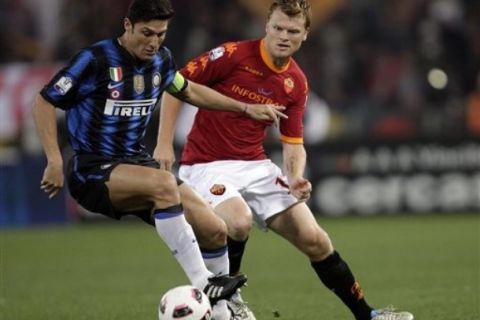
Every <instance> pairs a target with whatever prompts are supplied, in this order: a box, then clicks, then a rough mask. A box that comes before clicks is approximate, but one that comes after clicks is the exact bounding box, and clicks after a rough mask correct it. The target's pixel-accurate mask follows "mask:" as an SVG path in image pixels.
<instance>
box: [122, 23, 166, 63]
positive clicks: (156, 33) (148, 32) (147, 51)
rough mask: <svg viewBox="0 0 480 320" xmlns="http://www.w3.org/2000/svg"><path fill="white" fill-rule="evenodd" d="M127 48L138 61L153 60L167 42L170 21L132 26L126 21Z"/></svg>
mask: <svg viewBox="0 0 480 320" xmlns="http://www.w3.org/2000/svg"><path fill="white" fill-rule="evenodd" d="M124 26H125V31H126V32H125V34H126V38H127V41H126V42H127V43H126V44H125V45H126V48H127V50H128V51H129V52H130V53H131V54H132V55H133V56H134V57H136V58H137V59H140V60H144V61H149V60H152V59H153V57H154V56H155V54H157V52H158V49H159V48H160V46H161V45H162V43H163V41H164V40H165V36H166V34H167V29H168V20H152V21H149V22H137V23H135V25H132V24H131V22H130V20H128V19H125V23H124Z"/></svg>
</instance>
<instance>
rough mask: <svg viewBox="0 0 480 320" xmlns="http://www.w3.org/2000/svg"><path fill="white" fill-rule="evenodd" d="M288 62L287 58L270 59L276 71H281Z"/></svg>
mask: <svg viewBox="0 0 480 320" xmlns="http://www.w3.org/2000/svg"><path fill="white" fill-rule="evenodd" d="M289 61H290V57H288V58H272V62H273V64H274V65H275V67H277V68H278V69H283V68H284V67H285V66H286V65H287V64H288V62H289Z"/></svg>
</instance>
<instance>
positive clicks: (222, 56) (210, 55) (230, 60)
mask: <svg viewBox="0 0 480 320" xmlns="http://www.w3.org/2000/svg"><path fill="white" fill-rule="evenodd" d="M237 50H238V45H237V43H234V42H229V43H225V44H223V45H221V46H219V47H216V48H214V49H212V50H210V51H208V52H205V53H203V54H202V55H200V56H198V57H196V58H194V59H193V60H191V61H190V62H189V63H188V64H187V65H186V66H185V67H184V68H182V69H181V70H180V72H181V73H182V75H183V76H184V77H186V78H187V79H189V80H192V81H194V82H197V83H200V84H203V85H206V86H211V85H212V84H214V83H215V82H218V81H221V80H222V79H224V78H225V77H226V76H227V75H228V74H229V73H230V71H231V70H232V68H233V67H234V66H235V64H236V61H235V60H236V58H237V55H236V53H237Z"/></svg>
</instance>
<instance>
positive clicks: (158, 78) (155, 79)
mask: <svg viewBox="0 0 480 320" xmlns="http://www.w3.org/2000/svg"><path fill="white" fill-rule="evenodd" d="M161 80H162V76H161V75H160V73H159V72H155V74H154V75H153V77H152V85H153V87H154V88H158V87H159V86H160V81H161Z"/></svg>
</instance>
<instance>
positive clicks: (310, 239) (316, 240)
mask: <svg viewBox="0 0 480 320" xmlns="http://www.w3.org/2000/svg"><path fill="white" fill-rule="evenodd" d="M301 246H302V251H303V252H304V253H305V254H306V255H307V256H308V257H309V258H310V259H311V260H314V261H317V260H322V259H324V258H326V257H327V256H329V255H330V254H331V253H332V252H333V246H332V242H331V240H330V237H329V236H328V234H327V233H326V232H325V231H324V230H322V229H317V230H312V231H310V232H308V233H306V234H304V237H303V239H302V244H301Z"/></svg>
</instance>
